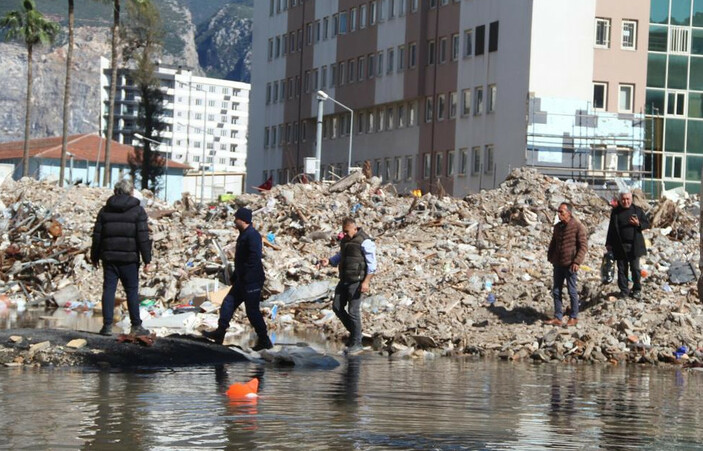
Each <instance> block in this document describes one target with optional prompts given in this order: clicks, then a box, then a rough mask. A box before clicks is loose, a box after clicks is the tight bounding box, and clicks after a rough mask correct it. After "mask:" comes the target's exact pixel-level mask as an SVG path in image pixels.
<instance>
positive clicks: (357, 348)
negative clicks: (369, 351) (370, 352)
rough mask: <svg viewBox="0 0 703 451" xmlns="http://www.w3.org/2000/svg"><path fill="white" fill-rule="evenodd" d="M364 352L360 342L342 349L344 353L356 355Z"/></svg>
mask: <svg viewBox="0 0 703 451" xmlns="http://www.w3.org/2000/svg"><path fill="white" fill-rule="evenodd" d="M362 352H364V347H363V346H362V345H361V343H354V344H353V345H351V346H349V347H348V348H347V349H345V350H344V353H345V354H346V355H357V354H361V353H362Z"/></svg>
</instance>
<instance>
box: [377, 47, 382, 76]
mask: <svg viewBox="0 0 703 451" xmlns="http://www.w3.org/2000/svg"><path fill="white" fill-rule="evenodd" d="M376 76H377V77H382V76H383V51H380V52H378V67H377V68H376Z"/></svg>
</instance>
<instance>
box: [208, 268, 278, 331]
mask: <svg viewBox="0 0 703 451" xmlns="http://www.w3.org/2000/svg"><path fill="white" fill-rule="evenodd" d="M261 288H262V286H261V285H260V284H256V285H251V286H247V287H245V286H244V285H243V284H241V283H239V282H236V281H235V282H234V285H232V288H230V289H229V293H227V296H225V299H224V300H223V301H222V307H220V319H219V320H218V321H217V328H218V329H220V330H222V331H225V330H227V328H228V327H229V322H230V321H232V317H233V316H234V311H235V310H237V307H239V306H240V305H242V302H243V303H244V308H245V309H246V311H247V318H248V319H249V324H251V327H253V328H254V330H255V331H256V335H258V336H259V337H267V336H268V331H267V330H266V322H265V321H264V317H263V315H262V314H261V310H259V302H260V301H261Z"/></svg>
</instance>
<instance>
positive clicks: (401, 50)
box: [398, 45, 405, 72]
mask: <svg viewBox="0 0 703 451" xmlns="http://www.w3.org/2000/svg"><path fill="white" fill-rule="evenodd" d="M403 69H405V46H404V45H399V46H398V72H400V71H401V70H403Z"/></svg>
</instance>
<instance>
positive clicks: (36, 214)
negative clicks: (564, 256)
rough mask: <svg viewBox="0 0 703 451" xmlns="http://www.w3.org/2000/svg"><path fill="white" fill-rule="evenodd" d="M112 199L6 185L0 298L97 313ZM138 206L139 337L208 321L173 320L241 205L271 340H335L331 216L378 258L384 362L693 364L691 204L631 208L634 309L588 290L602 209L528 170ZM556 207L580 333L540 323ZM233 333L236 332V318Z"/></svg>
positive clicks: (358, 180)
mask: <svg viewBox="0 0 703 451" xmlns="http://www.w3.org/2000/svg"><path fill="white" fill-rule="evenodd" d="M110 194H111V192H110V191H109V190H107V189H99V188H88V187H83V186H76V187H70V188H59V187H57V186H56V185H55V184H47V183H41V182H37V181H34V180H29V179H23V180H22V181H19V182H12V181H6V182H5V183H4V185H3V186H2V187H0V201H1V202H2V203H1V204H0V234H1V239H0V296H2V293H3V292H4V293H5V295H6V296H7V297H6V298H5V299H9V301H10V304H17V303H19V304H22V303H23V302H25V301H26V302H29V303H30V304H32V303H35V304H36V303H40V304H43V303H44V302H52V303H57V304H59V305H60V306H63V307H64V308H98V307H99V298H100V287H101V286H102V272H101V271H100V270H97V271H96V270H95V269H93V267H92V266H91V265H90V264H89V262H88V261H87V260H86V258H87V256H88V255H89V247H90V239H91V231H92V227H93V221H94V218H95V216H96V214H97V211H98V210H99V208H100V207H101V206H102V205H103V204H104V202H105V200H106V199H107V198H108V197H109V195H110ZM145 196H146V200H147V212H148V213H149V216H150V228H151V232H152V236H153V240H154V263H155V265H154V266H155V271H154V272H152V273H150V274H148V275H142V288H141V293H140V294H141V295H142V296H143V297H144V298H146V301H145V302H144V303H143V305H144V306H145V315H147V314H148V313H146V310H149V311H151V315H155V316H157V317H158V318H155V319H154V321H156V322H155V323H154V324H152V325H151V326H150V327H152V328H159V327H162V326H163V327H162V328H163V331H166V330H168V329H167V328H168V326H169V325H173V324H175V323H178V325H179V326H180V327H185V328H186V329H189V328H190V329H191V330H192V329H197V328H199V327H202V325H203V324H205V325H214V324H215V320H214V319H215V318H216V317H215V316H214V313H213V308H216V306H213V305H212V303H211V302H206V303H205V304H203V309H204V310H206V311H208V312H210V313H194V312H189V313H188V315H189V316H188V317H187V318H186V317H185V316H183V317H182V316H179V315H174V313H177V312H179V311H185V310H198V309H193V308H190V307H189V306H188V305H187V304H188V303H189V301H195V304H196V305H197V304H199V303H200V302H202V300H203V298H205V297H206V296H207V297H210V298H212V299H211V300H212V301H214V302H216V298H217V296H215V295H214V294H217V293H220V294H221V290H222V288H223V286H224V285H222V282H224V273H225V271H223V266H225V265H226V263H227V262H226V261H225V260H229V262H230V263H231V259H232V257H233V251H234V242H235V240H236V236H237V232H236V229H235V228H234V211H235V209H236V208H237V207H239V206H248V207H250V208H252V209H253V210H254V211H255V215H254V226H255V227H256V228H257V229H258V230H259V231H260V232H261V234H262V236H263V237H264V241H265V244H266V246H264V265H265V268H266V274H267V278H268V280H267V282H266V286H265V291H266V297H267V299H266V300H265V302H264V304H263V305H264V306H265V308H266V311H267V315H268V318H267V321H268V322H269V324H270V325H271V328H272V330H276V329H291V328H292V329H296V330H302V329H305V328H308V329H316V330H321V331H323V332H325V333H326V334H328V335H329V336H333V337H335V338H337V339H342V338H343V337H344V335H345V331H344V330H343V328H342V326H341V324H340V322H339V321H337V320H336V318H335V317H334V314H333V313H332V310H331V305H330V304H331V303H330V298H331V294H332V290H333V288H334V284H335V283H336V270H335V269H334V268H323V269H322V270H319V269H317V267H316V263H317V261H318V260H319V259H321V258H323V257H329V256H331V255H332V254H333V253H335V252H336V250H337V242H336V236H337V233H338V232H339V230H340V229H341V224H340V223H341V219H342V218H343V217H344V216H352V217H354V218H355V219H357V220H358V223H359V224H360V225H361V226H362V227H363V228H364V230H365V231H366V232H367V233H369V234H370V235H371V236H372V237H374V238H375V241H376V244H377V248H378V259H379V270H378V273H377V274H376V276H375V277H374V279H373V280H372V293H371V295H370V296H369V297H367V298H366V299H365V301H364V305H363V321H364V333H365V335H367V337H368V338H369V339H370V342H371V343H372V344H373V346H374V348H375V349H378V350H382V351H383V352H385V353H388V354H391V355H392V356H394V357H403V356H421V355H429V354H430V353H432V354H433V355H434V354H465V353H468V354H481V355H484V354H494V355H499V356H501V357H503V358H508V359H529V358H532V359H536V360H540V361H549V360H553V359H558V360H571V359H583V360H587V361H603V362H605V361H625V360H628V361H636V362H651V363H655V362H659V361H673V360H675V356H676V352H677V351H679V353H678V356H679V357H680V358H679V361H686V360H689V361H692V362H694V364H695V362H698V361H701V360H703V358H702V357H703V356H702V355H701V354H700V353H699V350H703V336H702V335H701V329H702V328H703V311H702V309H701V304H700V303H699V302H698V293H697V291H696V276H697V273H696V271H697V262H698V258H699V221H698V215H699V211H700V205H699V203H698V201H697V199H691V198H683V197H678V196H676V195H671V196H669V197H671V198H670V199H667V198H662V200H659V201H658V202H656V203H653V204H651V205H650V204H648V203H647V201H646V200H644V199H643V196H636V200H635V201H636V203H639V204H640V205H641V206H643V207H644V208H645V210H646V211H648V214H649V216H650V219H651V222H652V225H653V228H652V229H651V230H648V231H646V232H645V237H646V238H647V240H648V242H649V255H648V256H647V257H645V258H643V260H642V263H643V265H642V266H643V270H644V272H646V277H645V278H644V279H643V289H644V297H643V299H642V300H635V299H624V300H623V299H617V298H616V297H615V296H614V295H615V294H616V292H617V286H616V284H615V283H614V282H613V283H612V284H609V285H602V284H601V280H600V270H599V266H600V262H601V257H602V255H603V253H604V251H605V249H604V243H605V232H606V228H607V223H608V217H609V212H610V208H611V207H610V205H609V204H608V200H609V199H604V198H603V197H601V196H599V195H598V194H597V193H595V192H594V191H593V190H591V189H590V188H588V187H587V186H585V185H584V184H579V183H571V182H562V181H559V180H557V179H553V178H550V177H546V176H543V175H541V174H539V173H537V172H535V171H532V170H528V169H521V170H515V171H513V173H512V174H511V175H510V176H509V178H508V179H507V180H506V181H505V182H504V183H502V184H501V185H500V187H499V188H497V189H495V190H491V191H483V192H481V193H480V194H475V195H471V196H467V197H466V198H465V199H455V198H449V197H443V198H438V197H436V196H432V195H429V194H427V195H424V196H422V197H420V198H416V197H411V196H399V195H397V194H396V193H395V192H394V190H393V187H392V186H390V185H388V186H385V185H381V184H380V181H379V180H378V179H376V178H372V179H371V180H368V181H367V180H366V179H365V178H363V176H362V175H361V174H360V173H359V174H352V175H351V176H349V177H347V178H345V179H342V180H341V181H339V182H337V183H336V184H334V185H329V184H325V185H322V184H314V183H313V184H296V185H280V186H275V187H274V188H273V189H272V190H271V191H270V192H268V193H266V194H263V195H253V194H246V195H242V196H240V197H238V198H237V199H235V201H234V202H233V203H232V204H230V205H223V204H220V205H217V206H215V207H211V208H210V209H208V210H199V209H197V208H195V206H194V203H193V202H192V200H191V199H190V198H187V197H186V198H184V201H183V202H180V203H178V204H177V205H175V206H169V205H165V204H162V203H160V201H159V200H157V199H153V198H152V197H151V196H149V193H145ZM563 201H567V202H570V203H572V204H573V206H574V208H575V216H576V217H577V218H578V219H579V220H581V221H582V222H583V223H584V224H585V225H586V227H587V228H588V230H589V233H590V241H589V245H590V247H589V254H588V256H587V258H586V261H585V264H584V266H583V268H582V271H581V272H580V276H579V288H580V293H581V303H582V307H581V314H580V318H579V319H580V321H579V324H578V326H577V327H571V328H568V329H567V328H558V327H552V326H545V325H543V324H542V321H543V320H544V319H548V318H550V317H551V316H552V313H553V305H552V299H551V295H550V285H551V279H552V272H551V271H552V268H551V265H550V264H549V263H548V262H547V259H546V249H547V246H548V243H549V240H550V238H551V233H552V224H553V221H554V216H555V211H556V208H557V206H558V205H559V203H561V202H563ZM217 279H220V281H218V282H216V280H217ZM675 282H676V283H675ZM489 290H490V291H489ZM565 291H566V290H565ZM213 293H214V294H213ZM565 295H566V293H565ZM220 297H221V296H220ZM152 301H153V302H152ZM1 303H2V302H0V304H1ZM565 305H568V299H565ZM0 308H2V307H1V306H0ZM170 315H172V316H170ZM180 318H184V320H183V321H179V319H180ZM158 321H161V322H158ZM235 321H236V322H237V323H238V324H240V325H241V324H244V325H246V324H247V323H246V317H245V316H244V312H243V311H239V312H237V316H236V317H235ZM146 324H147V325H148V322H147V323H146ZM163 331H162V332H163ZM684 346H685V350H684V349H682V347H684ZM682 351H683V352H682Z"/></svg>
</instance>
